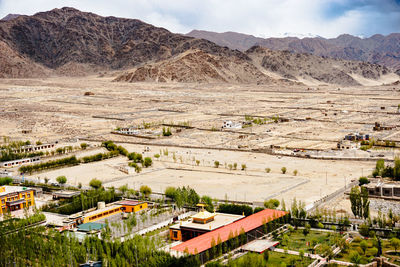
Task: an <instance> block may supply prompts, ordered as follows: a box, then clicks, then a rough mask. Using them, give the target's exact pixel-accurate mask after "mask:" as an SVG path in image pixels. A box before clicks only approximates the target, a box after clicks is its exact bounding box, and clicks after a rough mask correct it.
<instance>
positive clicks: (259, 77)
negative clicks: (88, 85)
mask: <svg viewBox="0 0 400 267" xmlns="http://www.w3.org/2000/svg"><path fill="white" fill-rule="evenodd" d="M116 81H128V82H142V81H157V82H197V83H198V82H200V83H204V82H229V83H231V82H232V83H271V82H273V79H271V78H270V77H268V76H267V75H265V74H263V73H262V72H260V71H259V70H258V69H257V68H256V67H255V66H254V65H253V64H252V63H251V62H247V61H244V60H242V59H240V58H237V57H234V56H233V57H226V56H216V55H212V54H209V53H206V52H204V51H201V50H190V51H187V52H184V53H182V54H180V55H178V56H176V57H173V58H171V59H167V60H164V61H161V62H157V63H152V64H147V65H144V66H141V67H138V68H135V69H133V70H131V71H127V72H126V73H124V74H122V75H120V76H119V77H118V78H117V79H116Z"/></svg>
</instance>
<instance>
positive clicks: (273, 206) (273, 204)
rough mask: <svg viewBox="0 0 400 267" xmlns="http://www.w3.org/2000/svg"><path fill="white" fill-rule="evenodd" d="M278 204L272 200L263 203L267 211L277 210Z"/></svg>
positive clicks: (275, 200) (277, 201)
mask: <svg viewBox="0 0 400 267" xmlns="http://www.w3.org/2000/svg"><path fill="white" fill-rule="evenodd" d="M279 204H280V203H279V200H277V199H274V198H272V199H269V200H266V201H264V207H265V208H267V209H277V208H278V207H279Z"/></svg>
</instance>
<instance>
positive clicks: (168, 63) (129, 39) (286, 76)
mask: <svg viewBox="0 0 400 267" xmlns="http://www.w3.org/2000/svg"><path fill="white" fill-rule="evenodd" d="M232 36H233V37H232ZM235 38H236V39H235ZM374 38H375V39H376V40H382V38H383V39H385V37H383V36H375V37H374ZM226 39H229V40H236V43H237V42H239V41H240V42H241V47H242V48H243V47H246V46H248V44H249V43H251V42H254V40H255V39H256V40H257V42H265V41H266V40H267V39H259V38H256V37H254V36H252V37H251V38H248V39H246V36H245V35H241V34H235V33H227V38H226ZM286 39H287V38H284V39H282V40H286ZM289 39H290V38H289ZM291 39H292V40H298V39H297V38H291ZM375 39H374V40H375ZM277 40H279V39H276V40H275V41H277ZM302 40H303V41H304V40H309V41H310V45H309V46H310V47H315V45H314V43H313V42H312V41H311V40H313V39H310V38H304V39H302ZM319 40H320V41H321V47H327V46H326V44H325V43H324V42H322V40H323V39H319ZM232 42H233V41H232ZM341 42H347V43H352V42H355V43H357V42H359V41H358V40H355V41H354V40H353V39H352V38H351V37H350V36H342V37H341ZM371 42H372V41H371ZM330 46H334V44H330ZM279 47H281V48H282V47H283V48H285V47H286V46H285V45H284V43H282V44H279ZM394 47H395V46H394ZM305 48H307V47H305ZM305 48H304V50H305V51H308V49H305ZM289 50H290V49H289ZM320 50H322V48H321V49H320ZM103 70H118V73H119V76H117V77H116V78H115V81H120V82H123V81H127V82H142V81H155V82H196V83H198V82H202V83H252V84H276V83H298V82H303V83H305V84H307V83H312V84H319V83H325V84H326V83H331V84H340V85H358V84H363V82H367V80H368V81H370V80H373V81H375V83H377V82H378V83H379V82H380V81H381V78H382V76H386V74H387V73H389V72H390V71H389V70H388V69H386V68H384V67H381V66H378V65H373V64H366V63H362V62H347V61H346V62H345V61H343V62H342V61H340V60H332V59H327V58H323V57H317V56H311V55H303V54H296V53H294V52H291V51H289V52H280V53H273V52H272V51H270V50H267V49H262V48H260V47H259V48H252V49H250V50H249V51H239V50H233V49H230V48H228V47H224V46H220V45H218V44H215V43H213V42H211V41H208V40H205V39H199V38H194V37H189V36H185V35H181V34H175V33H171V32H169V31H168V30H166V29H164V28H158V27H155V26H153V25H150V24H147V23H144V22H142V21H140V20H136V19H125V18H116V17H102V16H99V15H96V14H93V13H87V12H81V11H79V10H76V9H74V8H69V7H64V8H61V9H53V10H51V11H48V12H40V13H37V14H35V15H33V16H24V15H20V16H17V17H15V18H12V19H8V20H1V21H0V78H26V77H47V76H52V75H64V76H76V75H89V74H94V73H98V72H99V71H103ZM393 75H395V74H393ZM395 76H396V77H397V79H398V76H397V75H395ZM387 82H389V83H390V82H391V81H387Z"/></svg>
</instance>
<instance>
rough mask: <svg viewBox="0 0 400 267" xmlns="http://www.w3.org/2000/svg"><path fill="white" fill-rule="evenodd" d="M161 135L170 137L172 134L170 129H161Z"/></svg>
mask: <svg viewBox="0 0 400 267" xmlns="http://www.w3.org/2000/svg"><path fill="white" fill-rule="evenodd" d="M162 134H163V136H170V135H172V133H171V129H170V128H169V127H168V128H167V129H165V127H163V129H162Z"/></svg>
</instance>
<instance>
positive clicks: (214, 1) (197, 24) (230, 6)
mask: <svg viewBox="0 0 400 267" xmlns="http://www.w3.org/2000/svg"><path fill="white" fill-rule="evenodd" d="M361 2H362V3H366V4H360V3H361ZM389 2H390V3H392V0H382V1H377V0H369V1H357V0H301V1H300V0H202V1H198V0H170V1H167V0H129V1H127V0H113V1H110V0H64V1H63V0H34V3H35V4H34V5H32V0H0V17H2V16H5V15H7V14H8V13H17V14H27V15H32V14H34V13H36V12H39V11H47V10H50V9H53V8H56V7H58V8H60V7H63V6H71V7H75V8H77V9H80V10H82V11H90V12H93V13H97V14H99V15H112V16H117V17H127V18H137V19H141V20H143V21H145V22H147V23H151V24H153V25H155V26H159V27H164V28H167V29H169V30H170V31H173V32H182V33H186V32H188V31H190V30H192V29H204V30H211V31H218V32H223V31H237V32H243V33H248V34H254V35H256V36H276V35H279V34H281V33H285V32H293V33H302V34H306V33H311V34H316V35H320V36H324V37H336V36H337V35H340V34H342V33H350V34H365V35H370V34H373V33H388V32H390V31H398V28H397V27H398V26H399V24H398V23H399V22H400V21H399V17H400V16H399V13H395V11H393V12H391V11H388V9H389V10H393V8H392V6H391V5H393V3H392V4H390V3H389ZM385 3H388V4H385ZM331 4H336V5H347V6H346V8H347V10H344V11H343V12H339V13H338V14H336V15H335V16H326V14H325V13H326V8H327V6H329V5H331ZM353 4H354V5H353ZM356 4H357V5H356ZM376 6H379V7H385V6H387V7H389V8H386V9H385V8H376ZM390 8H391V9H390ZM333 12H335V10H333ZM371 19H373V20H374V25H373V27H371V26H370V25H369V24H371ZM382 25H384V27H383V26H382ZM372 30H373V31H375V32H371V31H372Z"/></svg>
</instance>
